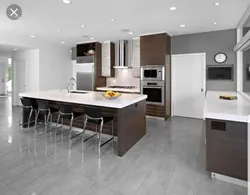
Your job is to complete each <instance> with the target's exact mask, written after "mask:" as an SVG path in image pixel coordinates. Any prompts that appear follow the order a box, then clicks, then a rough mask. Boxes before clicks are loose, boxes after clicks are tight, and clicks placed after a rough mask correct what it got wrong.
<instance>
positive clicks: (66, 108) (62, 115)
mask: <svg viewBox="0 0 250 195" xmlns="http://www.w3.org/2000/svg"><path fill="white" fill-rule="evenodd" d="M58 107H59V111H58V118H57V122H56V131H55V136H56V135H59V134H61V133H63V119H68V120H70V127H69V133H70V139H72V138H74V137H76V136H79V135H81V134H82V133H80V134H77V135H74V136H73V137H72V125H73V121H74V119H76V118H78V117H81V116H83V115H84V114H83V113H81V112H75V111H73V108H72V106H71V105H66V104H59V105H58ZM60 119H61V121H62V125H61V126H60V127H58V125H59V121H60ZM58 128H61V133H58V134H57V129H58Z"/></svg>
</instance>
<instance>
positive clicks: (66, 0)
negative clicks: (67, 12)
mask: <svg viewBox="0 0 250 195" xmlns="http://www.w3.org/2000/svg"><path fill="white" fill-rule="evenodd" d="M63 3H65V4H70V3H71V1H70V0H63Z"/></svg>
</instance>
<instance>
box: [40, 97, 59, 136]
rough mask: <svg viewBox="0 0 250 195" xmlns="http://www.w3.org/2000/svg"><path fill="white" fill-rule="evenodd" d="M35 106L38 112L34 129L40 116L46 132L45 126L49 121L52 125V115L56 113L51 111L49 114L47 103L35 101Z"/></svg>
mask: <svg viewBox="0 0 250 195" xmlns="http://www.w3.org/2000/svg"><path fill="white" fill-rule="evenodd" d="M37 104H38V111H37V115H36V120H35V129H36V128H37V124H38V118H39V116H40V115H41V116H43V117H44V126H45V129H46V132H47V125H48V123H49V119H50V123H52V114H54V113H56V112H57V111H56V110H53V112H51V109H50V107H49V101H45V100H37Z"/></svg>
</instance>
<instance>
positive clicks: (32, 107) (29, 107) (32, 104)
mask: <svg viewBox="0 0 250 195" xmlns="http://www.w3.org/2000/svg"><path fill="white" fill-rule="evenodd" d="M20 100H21V102H22V105H23V106H22V108H23V110H22V112H21V115H20V118H19V125H20V126H21V125H26V124H28V128H30V123H31V122H34V121H30V120H31V117H32V114H33V113H34V112H35V117H36V113H37V109H38V108H37V104H36V101H32V100H31V99H27V98H22V97H21V98H20ZM24 112H29V118H28V122H25V123H21V120H22V119H23V114H24Z"/></svg>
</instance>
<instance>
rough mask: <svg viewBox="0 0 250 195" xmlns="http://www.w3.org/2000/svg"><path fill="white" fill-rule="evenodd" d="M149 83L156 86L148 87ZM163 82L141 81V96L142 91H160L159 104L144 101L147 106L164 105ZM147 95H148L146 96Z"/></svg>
mask: <svg viewBox="0 0 250 195" xmlns="http://www.w3.org/2000/svg"><path fill="white" fill-rule="evenodd" d="M150 83H154V84H156V85H150ZM164 86H165V85H164V81H142V82H141V94H143V89H145V88H147V89H161V102H150V101H146V103H147V104H153V105H160V106H164V105H165V102H164V101H165V91H164ZM146 95H148V94H146Z"/></svg>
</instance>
